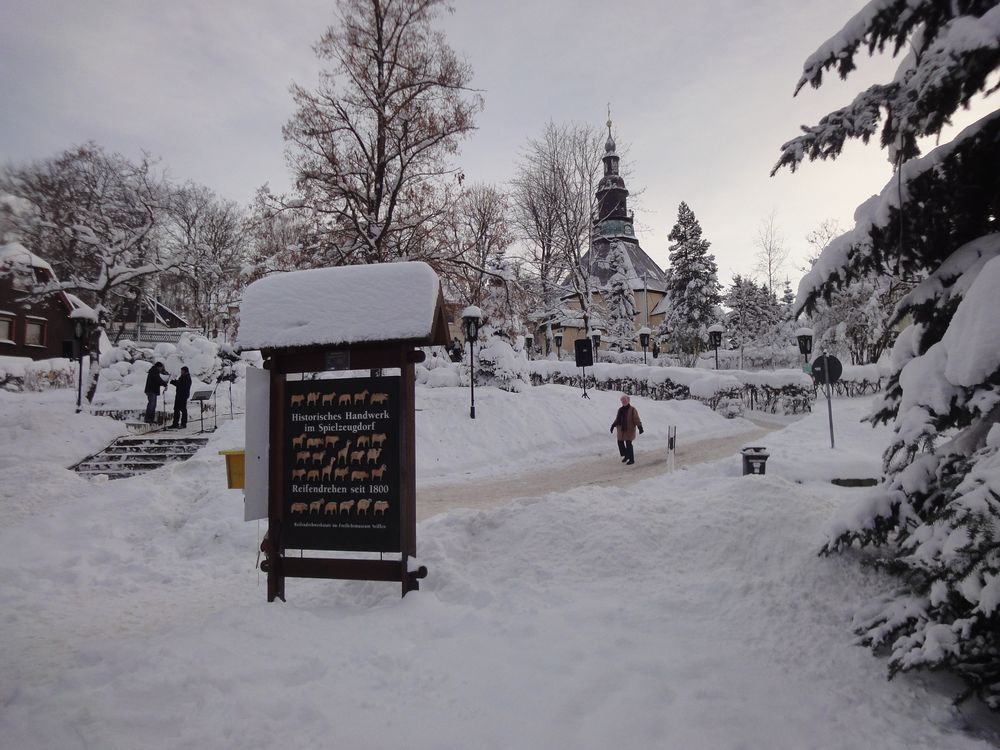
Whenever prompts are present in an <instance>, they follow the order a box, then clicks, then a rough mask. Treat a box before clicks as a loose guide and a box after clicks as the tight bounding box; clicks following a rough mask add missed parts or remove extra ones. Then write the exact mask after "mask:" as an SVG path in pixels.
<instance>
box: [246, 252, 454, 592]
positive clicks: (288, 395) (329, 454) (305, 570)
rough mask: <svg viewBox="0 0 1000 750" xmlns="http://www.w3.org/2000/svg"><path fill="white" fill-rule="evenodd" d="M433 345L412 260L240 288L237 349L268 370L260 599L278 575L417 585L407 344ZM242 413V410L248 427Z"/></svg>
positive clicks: (420, 276)
mask: <svg viewBox="0 0 1000 750" xmlns="http://www.w3.org/2000/svg"><path fill="white" fill-rule="evenodd" d="M306 301H308V304H306ZM304 308H308V310H309V311H310V312H311V314H307V313H305V312H303V310H304ZM447 343H448V325H447V320H446V318H445V315H444V300H443V297H442V294H441V289H440V283H439V282H438V278H437V275H436V274H435V273H434V272H433V271H432V270H431V269H430V267H429V266H427V265H426V264H424V263H417V262H415V263H393V264H384V265H371V266H351V267H344V268H324V269H315V270H310V271H295V272H291V273H287V274H281V275H279V276H274V277H268V278H266V279H262V280H260V281H257V282H254V283H253V284H251V285H250V286H249V287H248V288H247V290H246V292H245V294H244V300H243V307H242V309H241V322H240V336H239V340H238V344H239V346H240V348H241V349H259V350H260V352H261V354H262V355H263V357H264V367H265V368H266V369H267V370H268V373H269V384H268V388H267V424H268V440H267V445H268V450H267V480H266V481H267V493H266V494H267V520H268V531H267V536H266V537H265V540H264V544H263V545H262V550H263V551H264V553H265V558H266V559H265V560H264V561H263V562H262V563H261V569H262V570H264V571H265V572H266V573H267V598H268V601H274V600H275V599H281V600H284V599H285V579H287V578H341V579H355V580H373V581H398V582H400V584H401V586H402V593H403V594H404V595H405V594H406V592H407V591H412V590H413V589H416V588H419V579H420V578H423V577H424V576H426V575H427V569H426V568H424V567H422V566H411V560H412V558H414V557H415V556H416V546H417V542H416V491H415V487H416V462H415V435H416V427H415V425H416V422H415V405H414V398H415V393H414V391H415V382H416V379H415V375H414V365H415V364H416V363H418V362H421V361H423V359H424V353H423V352H422V351H420V350H419V349H418V348H417V347H421V346H431V345H440V346H444V345H446V344H447ZM364 372H368V373H370V376H368V377H365V376H363V373H364ZM397 373H398V374H397ZM251 411H252V408H251V404H250V402H249V400H248V404H247V414H248V424H249V423H250V419H249V418H250V416H251V414H250V413H251ZM262 412H263V409H261V413H262ZM248 482H249V478H248ZM288 550H293V551H294V552H293V553H292V554H286V551H288ZM307 550H318V551H324V552H328V553H329V552H334V553H335V552H337V551H345V552H351V553H352V556H351V557H345V558H341V557H335V556H329V555H324V556H307V555H306V554H305V552H306V551H307ZM358 553H371V554H374V553H377V554H378V557H377V558H376V557H372V556H369V557H363V556H362V555H360V554H358Z"/></svg>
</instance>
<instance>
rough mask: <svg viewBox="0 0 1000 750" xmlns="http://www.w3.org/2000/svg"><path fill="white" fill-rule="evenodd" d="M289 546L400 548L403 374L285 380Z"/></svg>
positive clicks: (286, 540) (286, 541) (286, 537)
mask: <svg viewBox="0 0 1000 750" xmlns="http://www.w3.org/2000/svg"><path fill="white" fill-rule="evenodd" d="M285 398H286V399H288V403H287V404H286V406H287V409H286V410H285V445H284V446H283V447H284V451H285V467H286V474H287V476H285V477H284V478H283V497H282V499H281V502H282V504H283V506H284V517H285V523H284V545H285V547H290V548H293V549H322V550H356V551H370V552H400V551H401V550H400V528H399V526H400V503H401V501H402V485H401V483H400V455H401V450H400V449H401V443H400V440H401V437H402V434H403V431H402V420H401V415H400V409H399V407H400V378H399V377H384V378H342V379H332V380H301V381H288V382H286V385H285Z"/></svg>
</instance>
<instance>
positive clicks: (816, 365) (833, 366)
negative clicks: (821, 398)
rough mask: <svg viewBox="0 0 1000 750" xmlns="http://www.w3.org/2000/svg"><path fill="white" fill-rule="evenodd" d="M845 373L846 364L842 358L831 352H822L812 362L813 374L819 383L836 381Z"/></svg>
mask: <svg viewBox="0 0 1000 750" xmlns="http://www.w3.org/2000/svg"><path fill="white" fill-rule="evenodd" d="M828 364H829V370H830V372H829V380H828V379H827V365H828ZM843 374H844V366H843V365H842V364H840V360H839V359H837V358H836V357H834V356H832V355H830V354H821V355H820V356H818V357H816V359H814V360H813V363H812V376H813V378H814V379H815V380H816V382H817V383H836V382H837V381H838V380H840V376H841V375H843Z"/></svg>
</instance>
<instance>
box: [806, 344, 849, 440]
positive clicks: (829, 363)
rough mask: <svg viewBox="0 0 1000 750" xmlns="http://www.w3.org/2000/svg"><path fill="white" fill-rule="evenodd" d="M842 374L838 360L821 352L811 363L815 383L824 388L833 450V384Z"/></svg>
mask: <svg viewBox="0 0 1000 750" xmlns="http://www.w3.org/2000/svg"><path fill="white" fill-rule="evenodd" d="M843 373H844V366H843V365H842V364H840V360H839V359H837V358H836V357H831V356H830V355H829V354H827V353H826V350H825V349H824V350H823V353H822V354H821V355H820V356H818V357H817V358H816V359H815V361H814V362H813V363H812V376H813V378H814V379H815V381H816V382H817V383H819V382H822V383H823V384H824V385H825V386H826V387H825V390H826V410H827V413H828V415H829V417H830V447H831V448H833V447H835V446H834V440H833V384H834V383H836V382H837V381H838V380H840V376H841V375H842V374H843Z"/></svg>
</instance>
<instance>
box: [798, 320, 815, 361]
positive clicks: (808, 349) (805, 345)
mask: <svg viewBox="0 0 1000 750" xmlns="http://www.w3.org/2000/svg"><path fill="white" fill-rule="evenodd" d="M795 338H796V339H798V341H799V353H800V354H801V355H802V358H803V359H804V360H805V361H806V362H808V361H809V355H810V354H812V350H813V332H812V328H800V329H799V330H797V331H796V332H795Z"/></svg>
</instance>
